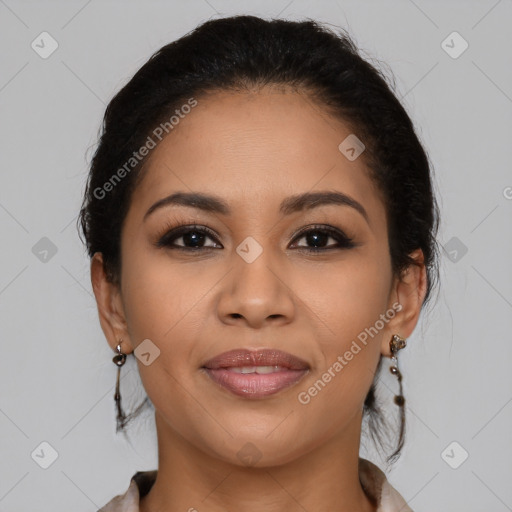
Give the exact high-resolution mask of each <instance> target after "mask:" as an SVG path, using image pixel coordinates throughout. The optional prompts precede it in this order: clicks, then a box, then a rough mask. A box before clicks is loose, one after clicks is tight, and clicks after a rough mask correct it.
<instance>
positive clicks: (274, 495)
mask: <svg viewBox="0 0 512 512" xmlns="http://www.w3.org/2000/svg"><path fill="white" fill-rule="evenodd" d="M350 133H352V132H351V130H350V127H349V126H348V125H346V124H345V123H343V122H342V121H341V120H339V119H335V118H333V117H330V116H329V115H328V114H327V113H326V112H325V111H324V110H323V109H322V108H321V107H320V106H319V105H316V104H315V103H313V101H312V100H311V99H309V98H308V97H307V96H305V94H304V93H299V92H293V91H290V90H277V89H271V88H269V87H268V86H267V87H266V88H264V89H262V90H260V91H257V92H243V93H232V92H216V93H214V94H210V95H208V96H205V97H201V98H198V105H197V106H196V107H195V108H194V109H193V110H192V112H191V113H190V114H188V115H187V116H185V118H184V119H182V120H180V123H179V125H178V126H177V127H176V128H175V129H174V130H173V131H172V132H171V134H170V135H169V136H167V137H166V138H165V139H164V140H163V141H162V143H160V144H159V145H158V146H157V147H156V148H155V149H154V150H152V153H151V155H150V158H151V159H150V161H149V162H148V167H147V174H146V175H145V177H144V179H143V180H142V182H141V184H140V185H139V187H138V188H137V189H136V190H135V192H134V195H133V197H132V202H131V205H130V208H129V211H128V214H127V217H126V219H125V222H124V224H123V229H122V237H121V254H122V274H121V286H120V287H117V286H115V285H112V284H111V283H109V282H108V281H107V279H106V277H105V274H104V271H103V263H102V255H101V253H96V254H95V255H94V257H93V259H92V261H91V280H92V285H93V289H94V293H95V296H96V300H97V305H98V312H99V318H100V322H101V326H102V329H103V331H104V333H105V336H106V338H107V340H108V343H109V344H110V346H111V347H112V349H113V350H115V347H116V345H117V343H118V340H119V339H122V340H123V341H122V344H121V345H122V350H123V352H125V353H131V352H133V350H134V349H135V348H136V347H137V346H138V345H139V344H140V343H141V342H142V341H143V340H145V339H148V338H149V339H150V340H151V341H152V342H153V343H154V344H155V345H156V346H157V347H158V348H159V350H160V355H159V357H157V358H156V359H155V360H154V362H152V363H151V364H150V365H148V366H146V365H144V364H142V362H141V361H139V360H138V359H137V364H138V367H139V372H140V375H141V379H142V382H143V385H144V387H145V390H146V392H147V394H148V396H149V397H150V399H151V401H152V403H153V404H154V406H155V420H156V428H157V436H158V454H159V466H158V476H157V480H156V482H155V484H154V486H153V488H152V489H151V491H150V492H149V494H148V495H147V496H146V497H144V498H143V499H141V503H140V509H141V511H142V512H148V511H150V510H151V511H152V512H156V511H164V510H165V511H183V510H189V509H191V508H195V509H197V510H198V511H201V510H208V511H212V512H217V511H225V510H253V511H263V510H265V511H270V512H274V511H276V512H277V511H279V512H283V511H287V512H299V511H300V512H303V511H304V510H307V511H308V512H320V511H333V510H336V511H339V512H354V511H361V512H369V511H375V510H376V509H375V507H373V506H372V504H371V501H370V500H369V499H368V497H367V496H366V494H365V492H364V490H363V488H362V486H361V484H360V482H359V478H358V466H357V465H358V457H359V444H360V436H361V421H362V410H363V402H364V399H365V396H366V394H367V392H368V390H369V388H370V386H371V383H372V381H373V379H374V375H375V369H376V367H377V364H378V361H379V358H380V356H381V355H383V356H385V357H390V355H391V354H390V351H389V340H390V338H391V336H392V335H393V334H395V333H396V334H399V335H401V336H402V337H405V338H407V337H409V336H410V335H411V333H412V332H413V330H414V328H415V326H416V323H417V321H418V317H419V314H420V310H421V305H422V303H423V300H424V297H425V291H426V273H425V267H424V265H423V258H422V256H423V255H422V253H421V250H417V251H415V252H414V253H413V254H412V256H413V257H414V258H416V260H417V262H418V266H415V265H413V266H411V267H410V268H409V269H408V271H407V272H406V273H404V275H403V276H401V277H400V278H399V277H398V276H394V275H393V274H392V271H391V261H390V255H389V246H388V241H387V221H386V214H385V209H384V204H383V202H382V198H381V196H380V194H379V191H378V190H377V189H375V187H374V184H373V182H372V181H371V180H370V178H369V177H368V175H367V168H366V166H365V162H364V159H363V158H362V157H359V158H357V159H356V160H354V161H349V160H348V159H347V158H345V156H344V155H343V154H342V153H341V152H340V151H339V149H338V145H339V144H340V142H341V141H342V140H344V139H345V137H347V136H348V135H349V134H350ZM320 190H322V191H324V190H329V191H340V192H343V193H345V194H348V195H350V196H351V197H353V198H354V199H356V200H357V201H359V202H360V203H361V204H362V205H363V206H364V208H365V210H366V212H367V214H368V222H367V221H366V220H365V218H364V217H363V216H362V215H361V214H360V213H359V212H358V211H357V210H355V209H354V208H352V207H350V206H346V205H323V206H320V207H318V208H314V209H310V210H305V211H301V212H296V213H293V214H292V215H289V216H283V215H281V214H280V213H279V212H278V206H279V204H280V202H281V201H282V200H283V199H284V198H286V197H288V196H291V195H294V194H298V193H302V192H311V191H320ZM177 191H184V192H192V191H196V192H203V193H209V194H214V195H217V196H220V197H221V198H223V199H224V200H225V201H226V202H227V203H228V204H229V206H230V207H231V209H232V210H233V213H232V214H231V215H223V214H219V213H215V214H213V213H207V212H203V211H200V210H197V209H194V208H191V207H187V206H180V205H172V206H168V207H165V208H162V209H159V210H156V211H155V212H154V213H153V214H151V215H150V216H149V217H148V218H147V220H146V221H143V216H144V214H145V213H146V211H147V210H148V209H149V207H150V206H151V205H152V204H153V203H155V202H156V201H158V200H159V199H161V198H163V197H165V196H167V195H169V194H171V193H173V192H177ZM177 221H180V222H183V223H186V224H193V223H197V224H199V225H200V226H206V227H209V228H210V229H211V230H213V231H214V233H215V234H216V238H217V240H214V239H211V238H209V236H206V238H204V243H203V245H201V243H199V246H200V247H201V246H203V247H204V246H213V247H214V249H201V250H200V252H196V253H192V254H191V253H184V252H180V251H179V250H178V249H171V248H170V247H167V248H165V247H164V248H157V247H156V246H155V245H154V243H155V242H156V241H157V240H158V239H159V238H158V236H159V235H161V234H163V233H164V232H167V231H165V230H166V226H167V224H168V222H171V223H173V225H176V222H177ZM310 224H320V225H322V226H324V225H329V226H333V227H335V228H338V229H340V230H341V231H343V232H344V233H345V234H346V235H347V236H350V237H352V238H353V239H354V241H355V242H356V243H357V245H356V246H355V247H353V248H343V247H338V248H334V249H325V247H328V246H329V247H337V244H338V242H337V241H336V240H335V239H333V238H330V237H329V238H328V239H325V240H324V242H323V243H322V242H319V244H318V245H316V247H319V248H320V250H321V251H323V252H318V253H311V252H310V253H308V252H306V250H305V249H307V248H312V247H313V248H314V247H315V242H314V241H313V242H311V241H309V242H308V239H307V238H306V237H305V236H303V235H300V238H299V237H297V235H296V234H297V233H298V231H299V230H300V229H301V228H303V227H304V226H308V225H310ZM248 236H251V237H253V238H254V239H255V240H257V242H258V243H259V244H260V245H261V247H262V249H263V252H262V254H261V255H260V256H259V257H258V258H257V259H256V260H255V261H253V262H252V263H247V262H246V261H245V260H244V259H242V258H241V257H240V256H239V255H238V253H237V252H236V248H237V247H238V246H239V244H240V243H241V242H242V241H243V240H244V239H245V238H246V237H248ZM174 243H175V244H177V245H181V246H183V245H184V244H186V243H188V246H189V247H190V245H191V243H190V241H188V242H185V241H184V239H183V238H178V239H175V240H174ZM192 245H194V243H193V242H192ZM215 247H217V249H215ZM299 247H300V248H301V249H302V250H301V249H299ZM201 251H202V252H201ZM395 302H399V303H400V304H401V305H402V309H401V311H400V312H398V313H396V315H395V316H394V318H392V319H390V320H389V321H388V322H387V323H385V326H384V328H382V329H381V330H380V331H379V333H378V335H375V336H374V337H373V338H371V337H369V342H368V344H367V345H366V346H364V348H363V349H362V350H361V351H360V352H359V353H358V354H357V355H355V356H354V357H353V359H352V360H351V361H350V362H348V364H347V365H346V366H345V367H344V368H343V370H342V371H341V372H339V374H337V375H336V377H335V378H333V379H332V380H331V381H330V382H329V383H328V384H327V385H326V386H325V387H324V388H323V389H322V390H321V392H319V393H318V394H317V395H316V396H315V397H313V398H312V399H311V401H310V402H309V403H308V404H307V405H303V404H301V403H299V401H298V399H297V395H298V393H299V392H300V391H305V390H306V391H307V389H308V388H309V387H310V386H312V385H313V383H314V382H315V381H317V380H318V379H319V378H320V377H321V375H322V374H323V373H324V372H325V371H326V370H327V369H328V368H329V367H331V366H332V364H333V363H334V362H335V361H336V359H337V357H338V356H339V355H343V354H344V353H345V352H346V351H347V350H348V349H349V348H350V346H351V343H352V341H353V340H356V339H357V336H358V334H359V333H361V332H362V331H364V329H365V328H368V327H370V326H373V325H374V324H375V322H376V320H378V319H379V315H381V314H384V313H385V312H386V310H388V309H390V308H392V304H393V303H395ZM240 347H257V348H279V349H281V350H284V351H287V352H290V353H292V354H294V355H296V356H298V357H300V358H302V359H304V360H306V361H307V362H308V363H309V365H310V372H309V373H308V374H307V375H306V376H305V377H304V378H303V379H302V380H301V381H300V382H299V383H298V384H296V385H294V386H292V387H290V388H288V389H285V390H282V391H280V392H279V393H277V394H274V395H271V396H269V397H267V398H265V399H259V400H248V399H244V398H241V397H238V396H235V395H233V394H231V393H230V392H228V391H226V390H225V389H223V388H221V387H220V386H218V385H216V383H214V382H213V381H211V380H210V379H209V378H208V376H207V375H205V374H204V372H203V371H202V370H201V369H200V367H201V366H202V364H203V363H204V362H205V361H206V360H207V359H210V358H212V357H214V356H215V355H217V354H220V353H221V352H224V351H227V350H231V349H233V348H240ZM389 407H396V405H394V404H392V403H391V404H390V405H389ZM249 442H250V443H252V444H253V445H255V446H256V447H257V450H258V454H259V457H260V458H259V460H257V462H256V463H255V464H253V465H247V463H246V462H244V461H243V460H241V459H240V458H239V457H238V456H237V453H238V452H239V450H241V449H242V448H243V447H244V445H246V443H249Z"/></svg>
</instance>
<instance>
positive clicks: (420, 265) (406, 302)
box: [381, 249, 427, 357]
mask: <svg viewBox="0 0 512 512" xmlns="http://www.w3.org/2000/svg"><path fill="white" fill-rule="evenodd" d="M410 256H411V257H412V258H413V259H414V260H415V262H416V263H415V264H411V265H409V267H408V268H407V269H406V270H405V271H404V272H403V273H402V275H401V276H395V278H394V279H393V286H392V288H391V293H390V299H389V308H391V307H392V304H395V308H396V311H397V313H396V314H395V316H394V317H393V318H392V319H390V320H389V322H388V323H387V329H386V335H385V336H384V339H383V340H382V347H381V353H382V354H383V355H384V356H387V357H391V350H390V348H389V342H390V340H391V337H392V336H393V334H398V335H399V336H401V337H402V338H406V339H407V338H408V337H409V336H410V335H411V334H412V332H413V331H414V328H415V327H416V324H417V323H418V319H419V316H420V313H421V306H422V304H423V301H424V299H425V294H426V291H427V272H426V268H425V263H424V260H425V258H424V255H423V251H422V250H421V249H417V250H416V251H414V252H412V253H411V254H410ZM396 303H398V304H400V306H401V309H400V310H399V311H398V308H397V306H396ZM395 308H393V309H395Z"/></svg>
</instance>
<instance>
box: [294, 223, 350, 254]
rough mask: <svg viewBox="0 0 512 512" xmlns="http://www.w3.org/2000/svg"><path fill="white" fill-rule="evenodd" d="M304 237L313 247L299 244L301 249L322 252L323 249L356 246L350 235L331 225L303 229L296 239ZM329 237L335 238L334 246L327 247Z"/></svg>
mask: <svg viewBox="0 0 512 512" xmlns="http://www.w3.org/2000/svg"><path fill="white" fill-rule="evenodd" d="M302 238H304V239H305V240H306V244H311V245H313V247H308V246H307V245H306V246H299V248H300V249H302V248H304V249H306V250H308V251H311V252H321V251H322V250H332V249H340V248H342V249H350V248H351V247H355V245H356V244H355V243H354V242H353V240H352V239H351V238H349V237H347V236H346V235H345V234H344V233H343V232H342V231H340V230H338V229H336V228H333V227H331V226H313V227H309V229H307V230H305V231H302V232H301V233H299V235H298V236H297V237H296V238H295V240H300V239H302ZM329 239H333V240H335V241H336V244H334V246H332V244H331V245H329V246H327V247H326V244H327V242H328V240H329Z"/></svg>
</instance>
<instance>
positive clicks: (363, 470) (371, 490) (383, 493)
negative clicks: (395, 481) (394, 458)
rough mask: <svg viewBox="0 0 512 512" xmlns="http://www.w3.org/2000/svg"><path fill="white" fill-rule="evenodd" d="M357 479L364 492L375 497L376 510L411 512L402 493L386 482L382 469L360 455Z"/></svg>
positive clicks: (381, 511) (383, 511)
mask: <svg viewBox="0 0 512 512" xmlns="http://www.w3.org/2000/svg"><path fill="white" fill-rule="evenodd" d="M359 480H360V481H361V485H362V487H363V489H364V490H365V492H366V493H367V494H369V495H370V496H371V497H372V498H374V499H375V501H376V503H377V506H378V508H377V512H398V511H400V512H413V510H412V509H411V508H410V507H409V506H408V505H407V502H406V501H405V500H404V498H403V497H402V495H401V494H400V493H399V492H398V491H397V490H396V489H395V488H394V487H393V486H392V485H391V484H390V483H389V482H388V479H387V478H386V474H385V473H384V471H382V469H380V468H379V467H378V466H377V465H375V464H374V463H373V462H370V461H369V460H366V459H363V458H361V457H360V458H359Z"/></svg>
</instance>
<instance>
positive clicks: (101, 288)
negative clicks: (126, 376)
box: [91, 252, 132, 354]
mask: <svg viewBox="0 0 512 512" xmlns="http://www.w3.org/2000/svg"><path fill="white" fill-rule="evenodd" d="M91 284H92V289H93V292H94V296H95V297H96V304H97V307H98V316H99V320H100V325H101V328H102V330H103V333H104V334H105V337H106V338H107V341H108V344H109V345H110V347H111V348H112V350H114V351H115V350H116V347H117V345H118V344H119V343H120V341H119V340H121V339H123V340H124V341H123V343H122V351H123V352H124V353H125V354H129V353H131V352H132V348H131V343H130V341H129V335H128V331H127V324H126V320H125V316H124V311H123V304H122V301H121V295H120V292H119V287H118V286H116V285H115V284H113V283H111V282H109V281H108V279H107V277H106V274H105V268H104V264H103V255H102V253H101V252H96V253H94V255H93V257H92V258H91Z"/></svg>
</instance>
